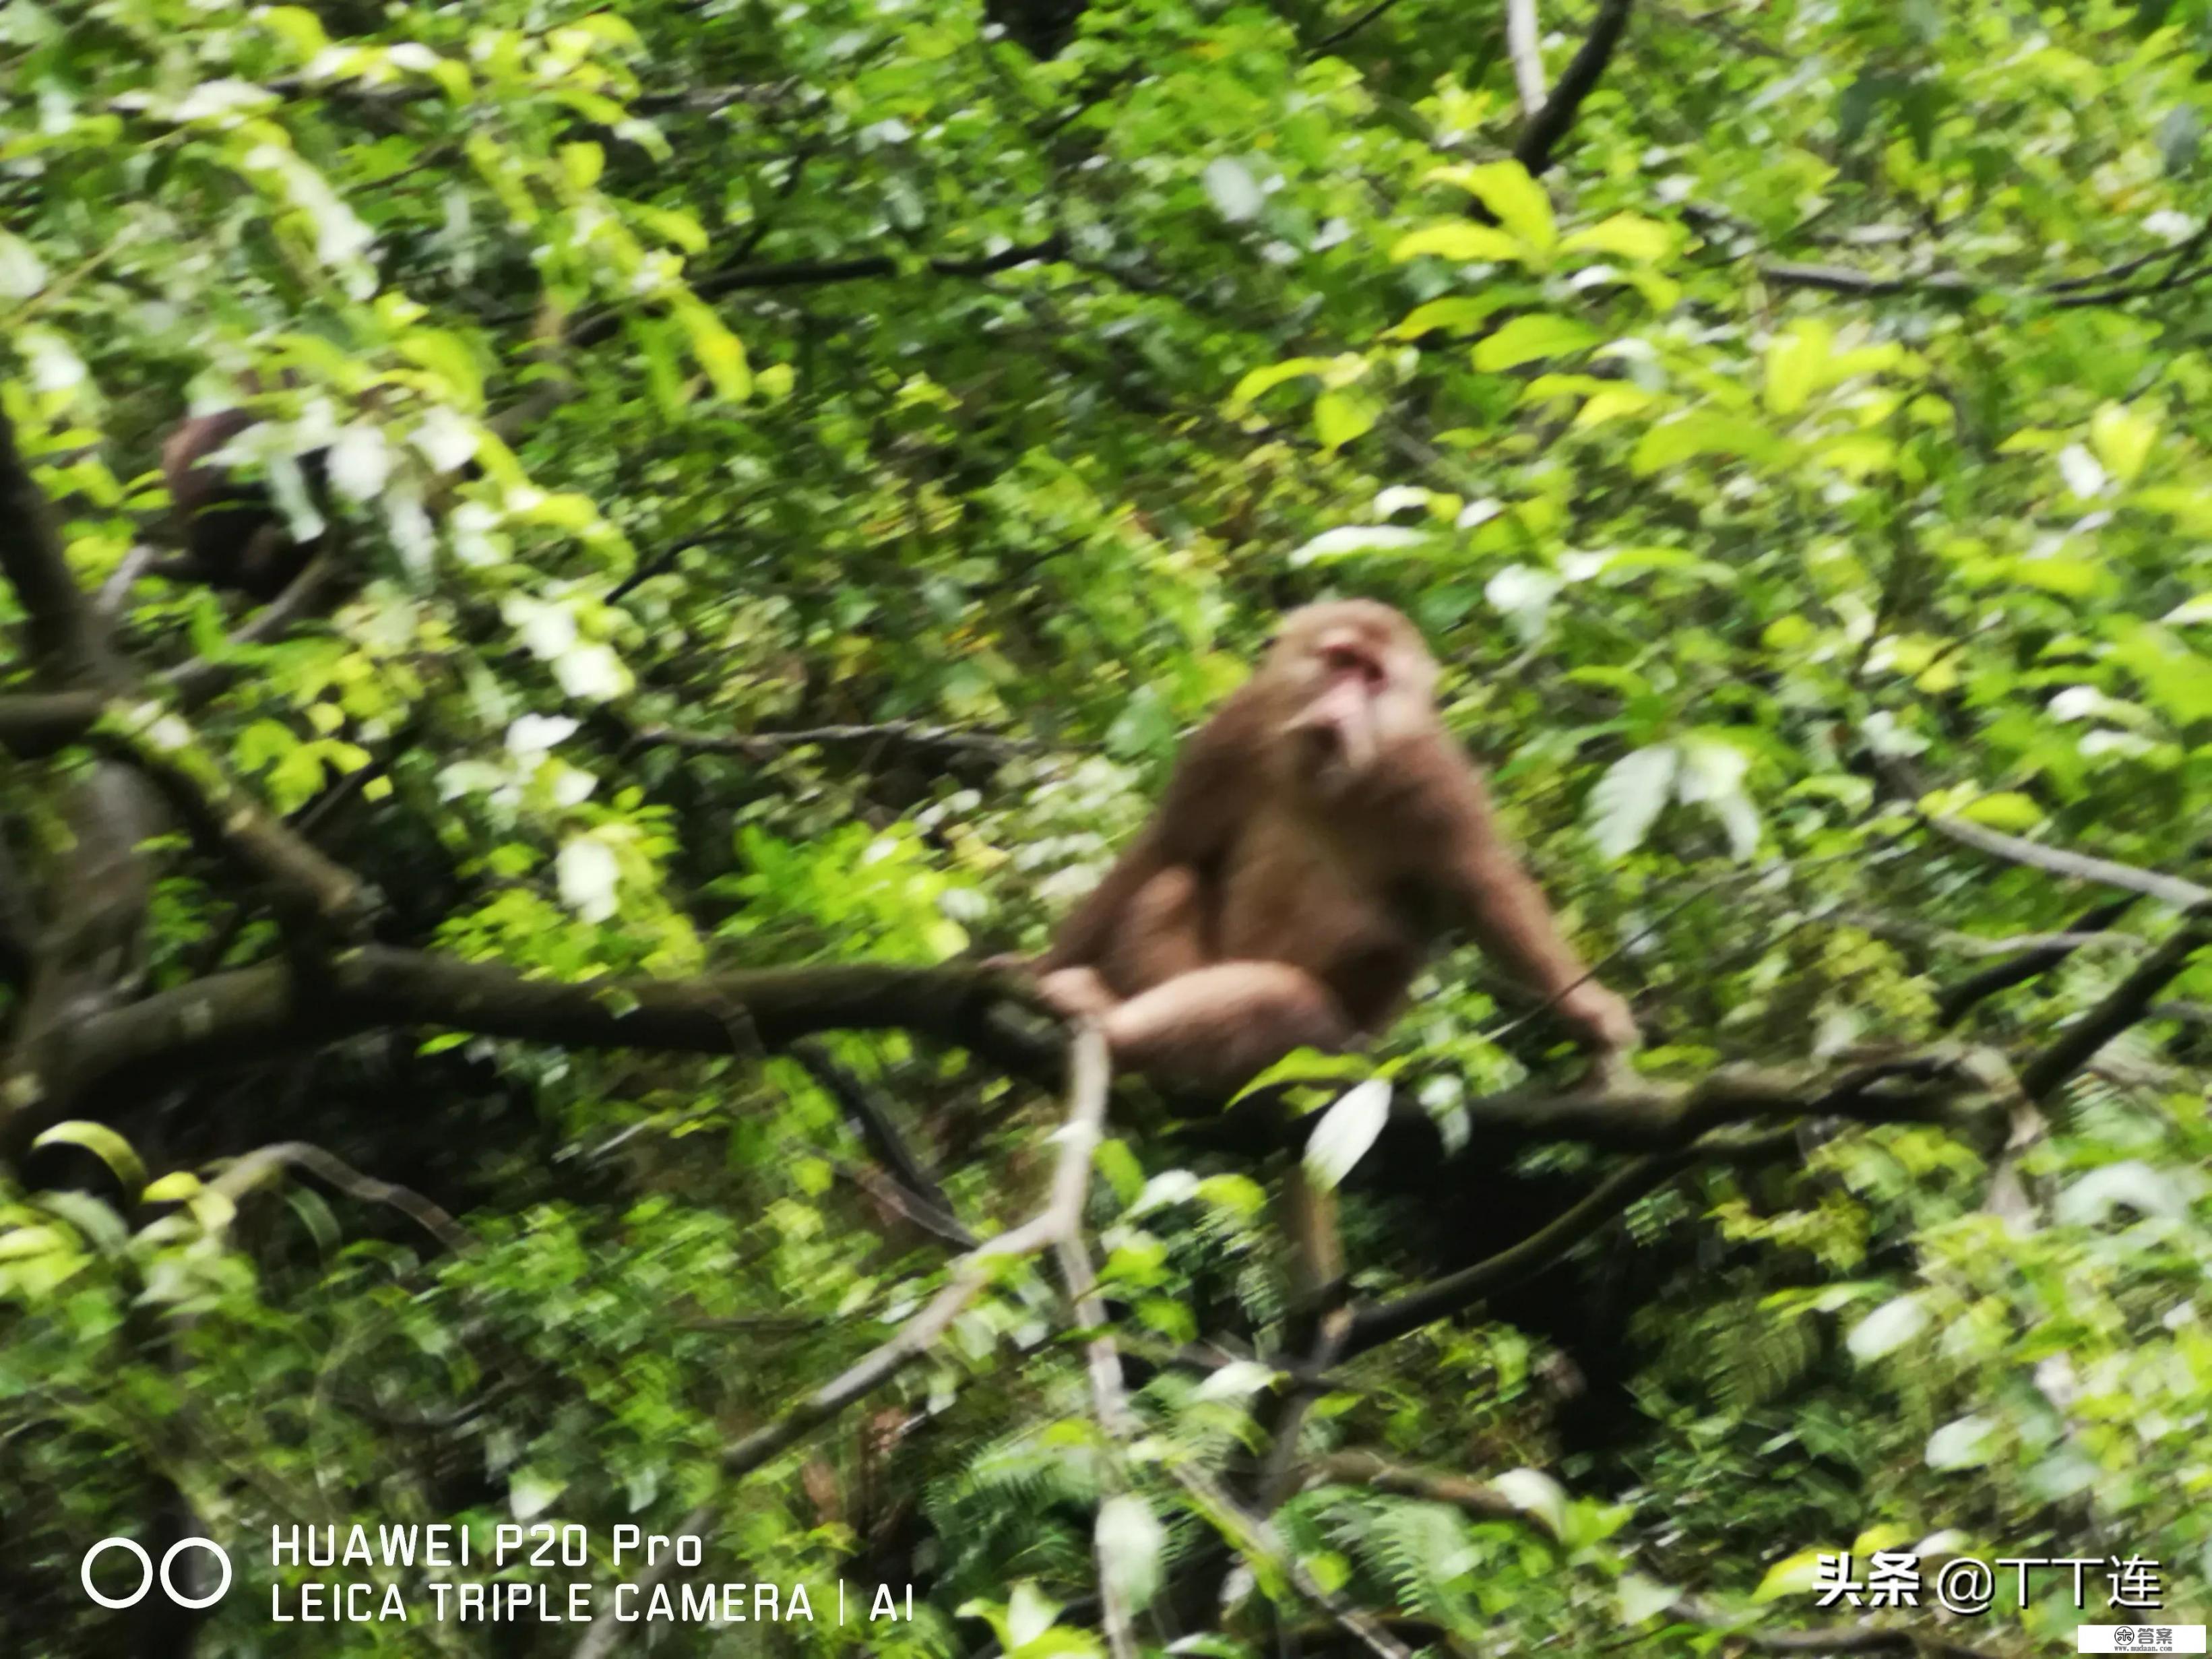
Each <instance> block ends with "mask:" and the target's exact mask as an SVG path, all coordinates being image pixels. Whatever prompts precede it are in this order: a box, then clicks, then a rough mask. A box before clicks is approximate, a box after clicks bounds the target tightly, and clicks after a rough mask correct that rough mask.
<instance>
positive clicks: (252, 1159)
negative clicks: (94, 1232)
mask: <svg viewBox="0 0 2212 1659" xmlns="http://www.w3.org/2000/svg"><path fill="white" fill-rule="evenodd" d="M287 1169H301V1170H307V1171H308V1173H310V1174H311V1175H316V1176H321V1177H322V1179H323V1180H325V1181H326V1182H330V1184H331V1186H333V1187H335V1188H337V1189H338V1190H339V1191H340V1192H342V1193H343V1194H346V1196H347V1197H349V1198H356V1199H359V1200H361V1201H362V1203H364V1204H380V1205H384V1206H388V1207H390V1208H392V1209H395V1210H398V1212H400V1213H401V1214H402V1215H404V1216H405V1217H407V1218H408V1219H410V1221H413V1222H414V1223H415V1224H416V1225H417V1226H419V1227H421V1228H422V1231H425V1232H427V1233H428V1234H429V1235H430V1236H431V1237H433V1238H435V1239H436V1240H437V1241H438V1243H441V1244H442V1245H444V1246H445V1247H446V1249H448V1250H450V1251H452V1252H453V1254H454V1255H468V1254H469V1253H470V1252H471V1251H472V1250H474V1249H476V1243H477V1242H476V1239H475V1237H473V1236H472V1235H471V1233H470V1232H469V1231H468V1230H467V1229H466V1228H465V1227H463V1226H462V1225H461V1224H460V1223H459V1222H458V1221H456V1220H454V1219H453V1217H452V1216H450V1215H448V1214H447V1213H446V1212H445V1211H444V1210H443V1209H441V1208H440V1207H439V1206H437V1205H436V1204H434V1203H432V1202H431V1201H430V1200H428V1199H427V1198H425V1197H423V1196H422V1194H420V1193H418V1192H416V1191H415V1190H414V1189H413V1188H410V1187H398V1186H394V1185H393V1184H392V1182H388V1181H379V1180H378V1179H377V1178H376V1177H375V1176H368V1175H363V1174H362V1172H361V1171H360V1170H356V1169H355V1168H354V1167H353V1165H352V1164H349V1163H347V1162H346V1161H345V1160H344V1159H343V1158H340V1157H338V1156H337V1154H336V1153H335V1152H326V1151H325V1150H324V1149H323V1148H322V1147H320V1146H316V1145H314V1144H313V1142H311V1141H306V1140H280V1141H276V1142H274V1143H273V1144H271V1145H270V1146H259V1147H256V1148H255V1149H254V1150H253V1151H252V1152H246V1153H245V1154H243V1155H242V1156H240V1157H239V1158H234V1159H233V1160H232V1161H231V1164H230V1165H229V1167H228V1168H227V1169H226V1170H223V1172H222V1174H221V1175H220V1176H216V1178H215V1179H214V1180H213V1181H211V1182H209V1183H208V1185H209V1187H210V1188H211V1189H212V1190H214V1191H216V1192H219V1193H221V1194H222V1195H223V1196H224V1197H226V1198H228V1199H229V1200H232V1202H234V1203H235V1202H236V1201H237V1200H240V1199H241V1198H243V1197H245V1196H246V1194H248V1193H250V1192H252V1190H253V1189H254V1188H256V1187H258V1186H259V1185H260V1184H261V1183H262V1182H264V1181H265V1180H267V1179H268V1178H269V1177H270V1176H272V1175H275V1174H276V1173H277V1172H278V1171H279V1170H287Z"/></svg>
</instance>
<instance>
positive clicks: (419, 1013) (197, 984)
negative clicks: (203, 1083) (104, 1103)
mask: <svg viewBox="0 0 2212 1659" xmlns="http://www.w3.org/2000/svg"><path fill="white" fill-rule="evenodd" d="M1022 995H1023V991H1022V987H1021V986H1020V985H1019V983H1018V982H1017V981H1009V980H1008V978H1007V977H1006V975H1002V974H1000V973H996V972H993V971H989V970H986V969H977V968H966V967H956V968H934V969H933V968H886V967H875V966H857V967H819V968H792V969H767V970H763V971H759V972H752V973H732V974H721V975H705V976H702V977H699V978H696V979H686V980H650V979H601V980H586V981H562V980H552V979H531V978H527V977H526V976H524V975H521V974H520V973H518V972H516V971H515V970H513V969H510V968H507V967H503V966H501V965H499V964H497V963H481V962H463V961H460V960H459V959H457V958H455V957H444V956H438V955H435V954H433V953H430V952H428V951H404V950H395V949H392V948H391V947H388V946H384V945H365V946H362V947H360V948H357V949H353V950H347V951H339V952H337V954H336V955H334V956H333V957H331V959H330V960H329V961H328V963H325V964H323V965H322V966H321V967H320V968H319V971H318V973H317V974H316V975H314V977H313V981H312V982H311V983H307V982H303V981H302V980H301V977H300V975H298V974H297V972H296V970H295V968H294V967H293V965H292V963H289V961H281V960H280V961H273V962H266V963H257V964H256V965H254V966H253V967H251V968H239V969H230V970H228V971H227V972H223V973H218V974H211V975H208V976H207V977H206V978H204V979H201V980H196V981H193V982H191V984H189V985H185V986H181V987H178V988H176V989H174V990H169V991H163V992H159V993H157V994H155V995H153V996H149V997H147V998H145V999H143V1000H141V1001H138V1002H135V1003H132V1004H130V1005H129V1006H125V1007H122V1008H118V1009H115V1010H113V1011H112V1012H106V1013H103V1014H100V1015H97V1016H95V1017H94V1018H88V1019H85V1020H82V1021H77V1022H74V1023H71V1024H67V1025H65V1026H64V1027H62V1028H60V1029H58V1030H53V1031H51V1032H48V1033H46V1034H45V1036H43V1037H42V1038H41V1040H40V1042H37V1043H35V1044H26V1045H23V1047H22V1049H21V1052H20V1053H19V1054H17V1056H16V1060H15V1063H16V1070H17V1073H18V1074H19V1078H27V1079H29V1083H30V1086H29V1087H28V1088H27V1090H25V1091H24V1092H25V1093H27V1096H28V1098H27V1099H26V1100H23V1101H20V1102H19V1103H18V1105H19V1111H18V1113H17V1118H16V1121H11V1122H10V1123H9V1126H8V1132H7V1139H9V1141H10V1142H12V1143H14V1144H17V1145H20V1144H21V1139H23V1138H25V1137H26V1136H27V1134H28V1133H35V1132H36V1130H37V1129H40V1128H43V1127H46V1124H48V1123H51V1122H52V1121H55V1120H56V1119H58V1118H60V1117H64V1116H68V1115H71V1112H72V1109H73V1108H74V1106H75V1104H76V1103H77V1102H79V1101H81V1100H82V1099H83V1098H84V1097H85V1096H86V1095H87V1094H88V1092H89V1091H93V1090H94V1089H100V1088H106V1087H109V1086H111V1085H122V1084H124V1083H125V1082H128V1081H129V1080H131V1079H147V1078H159V1079H162V1080H164V1081H168V1080H173V1079H174V1078H175V1077H176V1076H177V1075H178V1074H179V1073H189V1072H196V1071H204V1070H209V1069H213V1068H216V1067H222V1066H238V1065H243V1064H248V1063H251V1062H254V1061H258V1060H267V1059H270V1058H271V1057H273V1056H275V1055H277V1054H284V1053H287V1052H290V1051H293V1050H295V1049H298V1048H307V1047H312V1046H316V1045H319V1044H322V1043H326V1042H333V1041H335V1040H337V1039H338V1038H341V1037H345V1036H354V1035H356V1034H358V1033H360V1032H363V1031H371V1030H385V1029H401V1030H433V1029H445V1030H462V1031H473V1032H477V1033H479V1034H481V1035H483V1036H505V1037H516V1038H520V1039H523V1040H526V1041H530V1042H548V1043H553V1044H556V1045H557V1046H560V1047H563V1048H641V1049H651V1050H659V1051H664V1052H673V1053H684V1054H732V1053H748V1052H751V1051H752V1050H753V1049H754V1048H755V1046H756V1044H757V1045H758V1046H760V1047H764V1048H769V1049H781V1048H786V1047H787V1046H788V1045H789V1044H790V1043H792V1042H795V1041H796V1040H797V1039H799V1038H800V1037H802V1036H809V1035H811V1034H813V1033H815V1032H817V1031H829V1030H894V1029H895V1030H915V1031H920V1032H922V1033H925V1034H927V1035H929V1036H935V1037H938V1038H939V1039H941V1040H943V1041H945V1042H952V1043H956V1044H958V1045H960V1046H962V1047H964V1048H969V1049H970V1050H972V1051H974V1052H975V1053H977V1054H983V1055H986V1056H987V1057H988V1058H989V1059H991V1060H993V1062H994V1063H995V1064H998V1065H1000V1066H1005V1067H1006V1069H1007V1070H1009V1071H1012V1072H1014V1073H1017V1074H1018V1075H1024V1076H1034V1075H1036V1073H1038V1072H1039V1070H1040V1069H1041V1068H1042V1067H1044V1066H1048V1065H1049V1064H1050V1063H1051V1059H1052V1055H1053V1052H1054V1049H1053V1045H1052V1044H1051V1042H1049V1041H1048V1040H1046V1039H1042V1038H1040V1037H1037V1036H1033V1035H1031V1034H1030V1033H1029V1032H1028V1031H1026V1030H1024V1029H1022V1028H1020V1027H1018V1026H1017V1025H1015V1024H1013V1023H1012V1022H1011V1021H1010V1020H1007V1019H1006V1018H1004V1015H1003V1012H1002V1010H1001V1007H1000V1005H1001V1004H1003V1003H1004V1002H1006V1000H1010V999H1012V1000H1019V999H1020V998H1021V996H1022ZM19 1086H20V1085H19Z"/></svg>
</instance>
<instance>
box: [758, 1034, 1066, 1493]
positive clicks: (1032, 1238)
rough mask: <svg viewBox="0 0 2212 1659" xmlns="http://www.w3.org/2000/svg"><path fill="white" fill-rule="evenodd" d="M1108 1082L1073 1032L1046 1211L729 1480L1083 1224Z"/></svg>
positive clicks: (773, 1427) (987, 1252)
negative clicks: (1010, 1266) (1007, 1268)
mask: <svg viewBox="0 0 2212 1659" xmlns="http://www.w3.org/2000/svg"><path fill="white" fill-rule="evenodd" d="M1106 1080H1107V1070H1106V1055H1105V1042H1104V1039H1103V1038H1102V1037H1100V1036H1098V1034H1097V1032H1096V1031H1095V1030H1080V1031H1078V1032H1077V1033H1076V1034H1075V1035H1074V1036H1073V1039H1072V1040H1071V1042H1070V1044H1069V1060H1068V1096H1069V1100H1068V1114H1067V1121H1066V1124H1065V1125H1064V1126H1063V1127H1061V1129H1060V1133H1058V1134H1057V1135H1055V1136H1054V1139H1056V1140H1057V1141H1058V1142H1059V1143H1060V1158H1059V1162H1058V1163H1057V1164H1056V1165H1055V1166H1054V1170H1053V1180H1052V1192H1051V1196H1050V1198H1049V1199H1048V1201H1047V1202H1046V1204H1045V1206H1044V1207H1043V1208H1042V1210H1040V1211H1038V1212H1037V1213H1036V1215H1034V1216H1032V1217H1031V1218H1030V1219H1029V1220H1027V1221H1024V1222H1023V1223H1022V1224H1021V1225H1019V1226H1018V1227H1015V1228H1012V1230H1010V1231H1006V1232H1003V1233H1000V1235H999V1236H998V1237H995V1238H992V1239H988V1240H987V1241H985V1243H983V1244H981V1246H980V1247H978V1248H977V1249H974V1250H971V1251H969V1253H968V1254H967V1255H963V1256H962V1257H961V1258H960V1259H959V1260H958V1261H956V1262H954V1263H953V1264H952V1270H951V1275H950V1277H949V1278H948V1279H947V1280H946V1282H945V1288H944V1289H943V1290H941V1291H939V1292H938V1293H937V1295H936V1296H935V1297H933V1298H932V1299H931V1301H930V1303H929V1305H928V1306H927V1307H925V1308H924V1309H923V1310H921V1312H920V1313H918V1314H916V1315H915V1316H914V1317H913V1318H911V1319H909V1320H908V1321H907V1322H906V1323H905V1324H903V1325H902V1326H900V1327H899V1328H898V1331H897V1333H896V1334H895V1335H893V1336H892V1337H891V1339H890V1340H889V1341H887V1342H884V1343H882V1344H880V1345H878V1346H876V1347H875V1348H872V1349H871V1350H870V1351H869V1352H867V1353H866V1354H865V1355H863V1356H862V1357H861V1358H860V1360H858V1361H857V1362H856V1363H855V1364H852V1365H850V1366H848V1367H847V1368H846V1369H845V1370H843V1371H842V1372H841V1373H840V1374H839V1375H838V1376H836V1377H833V1378H832V1379H831V1380H830V1381H829V1382H828V1383H823V1385H822V1387H820V1388H818V1389H816V1390H815V1391H814V1392H813V1393H811V1394H810V1395H806V1396H805V1397H804V1398H803V1399H800V1400H797V1401H793V1402H792V1403H791V1404H790V1405H788V1406H787V1407H784V1408H783V1410H781V1412H778V1413H776V1414H775V1417H774V1418H772V1419H770V1420H769V1422H767V1423H766V1424H764V1425H762V1426H761V1427H760V1428H758V1429H756V1430H755V1431H753V1432H752V1433H750V1434H749V1435H747V1436H745V1437H744V1438H743V1439H742V1440H739V1441H738V1442H736V1443H734V1444H732V1445H731V1446H730V1447H729V1448H728V1449H726V1450H725V1451H724V1452H723V1454H722V1459H721V1468H722V1473H723V1474H725V1475H726V1476H731V1477H735V1476H738V1475H743V1474H750V1472H751V1471H752V1470H754V1469H757V1468H759V1467H760V1466H761V1465H762V1464H763V1463H765V1462H768V1461H769V1459H770V1458H772V1457H774V1456H775V1455H777V1454H778V1453H779V1452H781V1451H783V1450H785V1449H787V1448H788V1447H791V1446H793V1445H795V1444H796V1443H798V1442H799V1441H800V1440H802V1439H804V1438H805V1437H806V1436H807V1435H809V1434H811V1433H812V1432H813V1431H815V1430H816V1429H817V1428H820V1427H821V1426H822V1425H823V1424H825V1423H827V1422H829V1421H830V1420H831V1419H834V1418H836V1417H837V1416H838V1415H840V1414H841V1413H843V1412H844V1411H845V1410H846V1408H847V1407H850V1406H852V1405H853V1404H854V1402H856V1401H860V1400H861V1399H862V1398H864V1397H865V1396H866V1395H870V1394H872V1393H873V1392H874V1391H875V1390H876V1389H879V1388H881V1387H882V1386H883V1385H884V1383H888V1382H890V1380H891V1378H892V1377H894V1376H897V1375H898V1374H899V1373H900V1372H901V1371H902V1370H905V1369H906V1368H907V1367H908V1365H910V1364H914V1362H915V1361H916V1360H917V1359H920V1358H922V1357H923V1356H924V1355H926V1354H927V1353H928V1352H930V1350H931V1349H933V1347H935V1346H937V1344H938V1342H939V1340H941V1339H942V1338H943V1337H944V1335H945V1333H946V1332H947V1331H949V1330H951V1328H952V1323H953V1322H954V1321H955V1320H957V1318H959V1316H961V1314H962V1313H963V1312H964V1311H965V1310H966V1309H967V1308H968V1305H969V1304H970V1303H972V1302H974V1301H975V1298H976V1297H979V1296H981V1294H982V1293H983V1291H984V1290H985V1288H986V1287H987V1285H989V1284H990V1283H991V1280H992V1279H993V1277H994V1275H995V1273H996V1272H997V1270H998V1266H999V1263H1000V1261H1002V1260H1004V1259H1006V1258H1008V1257H1018V1256H1026V1255H1036V1254H1037V1253H1038V1252H1039V1251H1042V1250H1046V1249H1050V1248H1052V1247H1053V1246H1054V1245H1055V1244H1057V1243H1059V1242H1060V1239H1061V1238H1063V1237H1066V1236H1067V1234H1068V1233H1069V1232H1070V1231H1072V1230H1073V1229H1074V1228H1075V1227H1077V1226H1078V1225H1080V1223H1081V1221H1082V1217H1083V1197H1084V1193H1085V1189H1086V1188H1087V1187H1088V1186H1089V1184H1090V1179H1091V1157H1092V1155H1093V1154H1094V1153H1095V1152H1097V1147H1098V1141H1099V1137H1100V1134H1101V1133H1102V1131H1103V1126H1104V1124H1105V1121H1106Z"/></svg>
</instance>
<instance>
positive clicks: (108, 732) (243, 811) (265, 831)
mask: <svg viewBox="0 0 2212 1659" xmlns="http://www.w3.org/2000/svg"><path fill="white" fill-rule="evenodd" d="M88 741H89V742H90V743H91V744H93V745H94V747H95V748H98V749H100V750H103V751H105V752H106V753H108V754H110V755H112V756H113V757H115V758H117V759H118V760H120V761H122V762H124V763H126V764H128V765H131V766H133V767H136V768H137V769H138V770H139V771H140V772H142V773H143V774H144V775H145V776H146V777H147V779H148V781H150V782H151V783H152V784H153V785H154V787H155V788H156V789H158V790H160V791H161V796H162V799H165V800H166V801H167V802H168V804H169V807H170V810H171V811H173V812H175V813H176V815H177V817H179V819H180V820H181V821H182V822H183V823H184V825H185V829H186V830H187V831H188V832H189V833H190V834H191V837H192V840H193V841H194V842H196V843H197V844H198V845H199V846H201V847H204V848H207V849H208V850H209V851H210V852H212V853H215V854H217V855H219V856H221V857H223V858H226V859H228V860H229V861H230V862H231V863H233V864H234V865H235V866H238V868H239V869H240V870H241V871H243V872H245V873H246V875H247V876H248V877H250V878H253V879H256V880H258V881H260V882H263V883H264V884H266V885H267V887H268V888H269V890H270V893H271V895H272V896H274V898H275V900H276V904H277V907H278V908H279V909H280V910H283V911H284V912H287V913H288V914H289V915H294V916H295V917H305V918H312V919H313V920H314V921H317V922H319V923H321V924H323V925H325V926H326V927H334V928H337V929H338V930H339V931H341V932H344V933H350V932H353V931H356V930H357V929H358V928H359V927H360V926H361V924H362V922H363V921H366V920H367V918H368V913H369V911H370V910H371V909H372V908H374V893H373V890H371V889H370V888H369V887H368V884H366V883H365V882H363V881H362V879H361V878H360V877H358V876H356V875H355V874H354V873H353V872H352V871H350V870H348V869H346V868H345V867H344V866H343V865H339V864H337V863H335V862H333V861H332V860H330V859H328V858H326V857H325V856H324V854H322V853H320V852H319V851H318V850H317V849H316V848H315V847H314V846H313V844H312V843H310V842H307V841H306V840H304V839H302V838H301V836H297V835H295V834H294V833H293V831H292V830H291V829H289V828H287V827H286V825H285V823H284V821H283V819H282V818H279V817H277V816H276V814H275V813H273V812H271V811H269V809H268V808H266V807H265V806H264V805H261V803H260V802H259V801H258V800H257V799H255V798H254V797H253V795H252V793H249V792H248V791H247V790H246V789H245V788H244V787H241V786H240V785H239V784H238V783H236V782H234V781H233V780H232V779H231V777H230V775H228V773H227V772H225V771H224V770H223V769H222V765H221V764H220V763H218V762H217V761H216V759H215V757H213V756H212V755H210V754H209V753H208V752H207V750H205V749H204V747H203V746H202V745H201V744H200V742H199V740H198V738H197V737H196V736H195V735H194V733H193V732H192V730H191V727H190V726H187V725H185V722H184V720H182V719H180V718H179V717H178V716H176V715H174V714H167V713H165V712H163V710H162V709H161V707H160V706H159V705H158V704H150V703H149V704H142V705H140V706H138V707H136V708H117V709H115V710H114V711H113V712H112V713H111V714H108V715H106V716H105V717H103V718H102V719H101V720H100V721H99V722H97V723H96V724H95V725H94V727H93V729H92V731H91V732H89V733H88Z"/></svg>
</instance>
